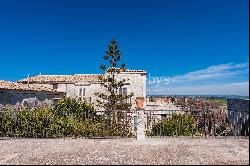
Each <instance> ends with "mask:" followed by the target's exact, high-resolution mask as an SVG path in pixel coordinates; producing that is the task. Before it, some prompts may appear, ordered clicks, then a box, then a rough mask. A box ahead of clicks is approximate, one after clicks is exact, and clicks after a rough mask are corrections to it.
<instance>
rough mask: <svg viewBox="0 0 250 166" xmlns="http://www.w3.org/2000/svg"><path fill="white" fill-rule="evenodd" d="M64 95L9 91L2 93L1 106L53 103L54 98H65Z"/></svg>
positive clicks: (0, 93)
mask: <svg viewBox="0 0 250 166" xmlns="http://www.w3.org/2000/svg"><path fill="white" fill-rule="evenodd" d="M63 97H64V94H63V93H56V94H55V93H48V92H30V91H17V90H8V91H0V105H7V104H9V105H22V104H33V105H36V104H39V102H44V101H51V102H53V99H54V98H63Z"/></svg>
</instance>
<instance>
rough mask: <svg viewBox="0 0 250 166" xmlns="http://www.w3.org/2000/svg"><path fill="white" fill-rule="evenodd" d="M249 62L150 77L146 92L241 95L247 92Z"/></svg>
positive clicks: (246, 94) (245, 94)
mask: <svg viewBox="0 0 250 166" xmlns="http://www.w3.org/2000/svg"><path fill="white" fill-rule="evenodd" d="M248 73H249V63H239V64H235V63H228V64H219V65H213V66H210V67H207V68H205V69H201V70H196V71H192V72H188V73H186V74H183V75H177V76H173V77H170V78H168V80H167V81H166V80H165V79H163V78H167V77H152V78H154V79H152V80H151V82H150V81H148V88H147V89H148V91H147V92H148V94H167V95H243V96H248V94H249V87H248V86H249V82H248V80H249V78H248Z"/></svg>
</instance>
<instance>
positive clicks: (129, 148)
mask: <svg viewBox="0 0 250 166" xmlns="http://www.w3.org/2000/svg"><path fill="white" fill-rule="evenodd" d="M0 164H1V165H2V164H18V165H21V164H99V165H100V164H171V165H174V164H246V165H248V164H249V140H248V139H235V138H234V139H233V138H227V139H210V138H209V139H205V138H148V139H146V140H145V141H138V140H136V139H101V140H98V139H65V140H64V139H0Z"/></svg>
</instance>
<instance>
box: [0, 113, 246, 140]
mask: <svg viewBox="0 0 250 166" xmlns="http://www.w3.org/2000/svg"><path fill="white" fill-rule="evenodd" d="M139 111H140V110H137V111H129V110H112V111H108V110H105V111H99V112H93V111H85V112H81V113H80V114H73V113H68V112H60V113H56V112H53V110H50V109H33V110H23V111H0V137H11V138H65V137H66V138H67V137H75V138H76V137H82V138H128V137H129V138H131V137H136V132H137V130H138V121H141V119H138V118H139V116H138V113H139ZM140 118H142V117H140ZM143 118H144V119H143V121H144V122H145V134H146V136H147V137H180V136H188V137H222V136H223V137H227V136H234V137H239V136H244V137H247V136H249V115H248V113H242V112H234V113H229V115H228V113H227V112H225V110H203V111H190V110H188V111H178V113H177V111H169V110H168V111H164V110H161V111H153V110H144V117H143Z"/></svg>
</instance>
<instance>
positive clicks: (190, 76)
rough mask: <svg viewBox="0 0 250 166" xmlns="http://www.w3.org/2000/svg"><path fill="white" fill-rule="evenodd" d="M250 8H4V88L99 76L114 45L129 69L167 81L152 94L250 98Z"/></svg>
mask: <svg viewBox="0 0 250 166" xmlns="http://www.w3.org/2000/svg"><path fill="white" fill-rule="evenodd" d="M248 3H249V1H248V0H151V1H149V0H137V1H135V0H126V1H117V0H116V1H114V0H106V1H102V0H91V1H84V0H71V1H69V0H68V1H63V0H36V1H32V0H30V1H27V0H23V1H19V0H16V1H14V0H8V1H7V0H3V1H0V61H1V63H0V64H1V65H0V80H10V81H16V80H18V79H21V78H24V77H27V74H31V75H37V74H39V73H42V74H75V73H101V70H100V69H99V68H98V66H99V65H100V64H101V63H102V62H103V61H102V56H103V55H104V51H105V50H106V48H107V44H108V42H109V41H110V40H111V38H113V37H114V38H116V40H117V41H118V42H119V44H120V49H121V51H122V52H123V57H122V60H123V62H125V63H126V64H127V67H128V68H130V69H145V70H147V72H148V73H149V76H150V78H151V79H152V78H153V79H154V80H161V81H158V83H156V81H155V82H153V83H152V80H151V82H149V83H148V94H160V93H164V94H227V95H231V94H236V95H248V93H249V88H248V84H249V77H248V73H249V57H248V55H249V47H248V45H249V16H248V13H249V9H248V6H249V4H248ZM162 78H167V79H169V80H170V81H169V82H168V83H167V84H166V83H164V81H162V80H163V79H162ZM157 89H158V90H159V89H160V90H161V92H157Z"/></svg>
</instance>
